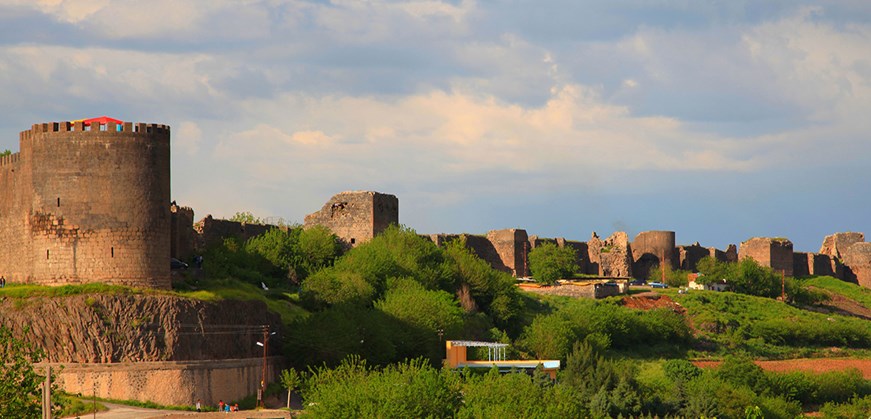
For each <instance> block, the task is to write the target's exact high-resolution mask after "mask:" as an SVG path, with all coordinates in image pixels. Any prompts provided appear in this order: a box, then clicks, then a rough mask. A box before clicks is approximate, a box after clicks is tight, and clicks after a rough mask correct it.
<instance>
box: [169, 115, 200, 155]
mask: <svg viewBox="0 0 871 419" xmlns="http://www.w3.org/2000/svg"><path fill="white" fill-rule="evenodd" d="M202 137H203V131H202V130H201V129H200V127H199V125H197V123H196V122H193V121H183V122H181V123H180V124H179V125H178V127H177V128H176V129H175V130H174V131H173V135H172V143H173V145H175V146H176V147H178V148H180V149H181V150H182V151H184V152H185V153H186V154H187V155H189V156H194V155H196V154H197V152H199V150H200V142H202V139H203V138H202Z"/></svg>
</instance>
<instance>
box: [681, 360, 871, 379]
mask: <svg viewBox="0 0 871 419" xmlns="http://www.w3.org/2000/svg"><path fill="white" fill-rule="evenodd" d="M754 362H755V363H756V365H759V366H760V367H762V369H765V370H768V371H777V372H788V371H807V372H813V373H822V372H828V371H840V370H846V369H851V368H855V369H857V370H859V371H860V372H861V373H862V376H864V377H865V378H866V379H871V359H828V358H818V359H787V360H783V361H754ZM693 364H695V365H696V366H697V367H701V368H715V367H718V366H719V365H720V364H721V362H720V361H693Z"/></svg>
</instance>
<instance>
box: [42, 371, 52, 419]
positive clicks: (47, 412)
mask: <svg viewBox="0 0 871 419" xmlns="http://www.w3.org/2000/svg"><path fill="white" fill-rule="evenodd" d="M42 419H51V365H46V366H45V382H44V383H43V387H42Z"/></svg>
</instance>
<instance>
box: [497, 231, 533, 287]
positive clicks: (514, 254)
mask: <svg viewBox="0 0 871 419" xmlns="http://www.w3.org/2000/svg"><path fill="white" fill-rule="evenodd" d="M487 240H489V241H490V243H491V244H492V245H493V248H495V249H496V253H497V254H498V255H499V259H500V260H501V261H502V265H503V266H505V268H506V269H507V270H508V272H509V273H510V274H512V275H513V276H515V277H527V276H529V264H528V260H527V259H528V258H527V256H528V254H529V236H528V235H527V234H526V230H522V229H517V228H510V229H505V230H491V231H489V232H488V233H487Z"/></svg>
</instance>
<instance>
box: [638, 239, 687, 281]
mask: <svg viewBox="0 0 871 419" xmlns="http://www.w3.org/2000/svg"><path fill="white" fill-rule="evenodd" d="M675 250H676V249H675V246H674V232H673V231H644V232H641V233H638V235H637V236H635V240H633V241H632V272H633V273H634V274H635V276H636V277H638V278H641V279H647V276H648V275H649V273H650V270H651V269H652V268H654V267H656V266H663V265H665V266H668V267H669V268H674V266H675V262H676V261H677V260H678V259H679V258H678V257H676V256H677V255H676V254H675Z"/></svg>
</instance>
